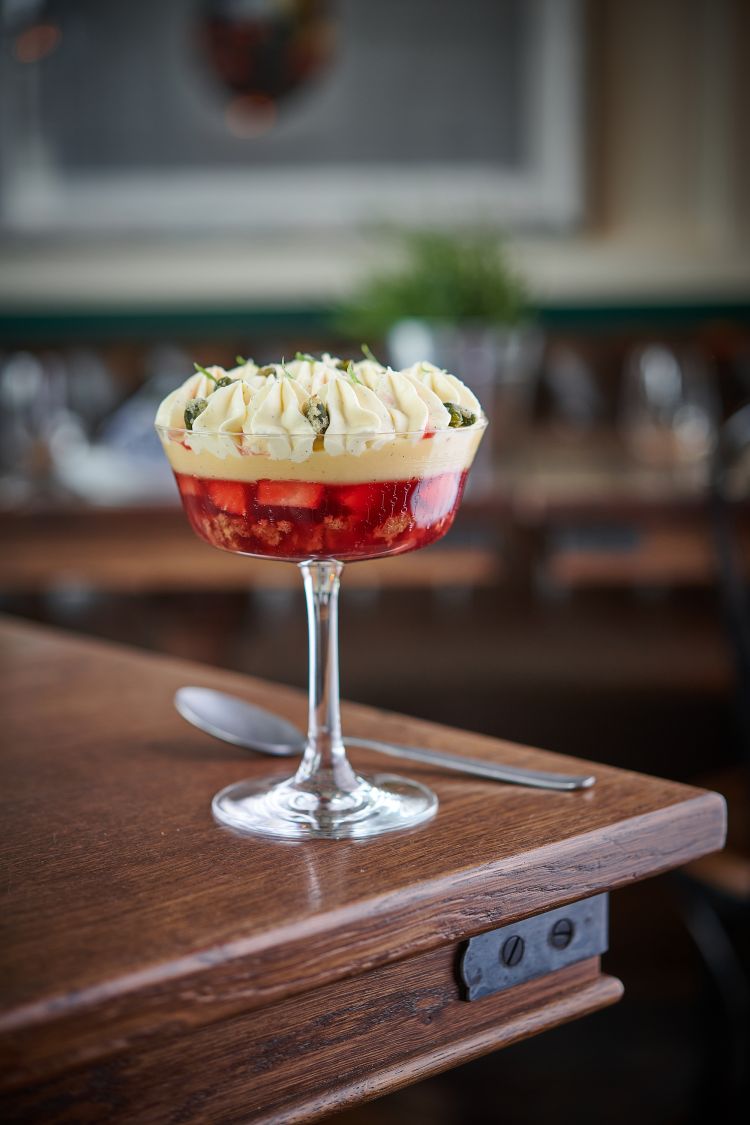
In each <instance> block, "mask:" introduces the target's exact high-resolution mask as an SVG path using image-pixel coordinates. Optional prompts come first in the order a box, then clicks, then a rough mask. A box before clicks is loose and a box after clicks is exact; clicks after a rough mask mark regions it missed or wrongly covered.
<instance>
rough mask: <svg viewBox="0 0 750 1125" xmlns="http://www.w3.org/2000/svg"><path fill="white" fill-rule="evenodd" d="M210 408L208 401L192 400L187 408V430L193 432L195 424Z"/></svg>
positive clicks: (201, 399)
mask: <svg viewBox="0 0 750 1125" xmlns="http://www.w3.org/2000/svg"><path fill="white" fill-rule="evenodd" d="M207 406H208V399H205V398H191V400H190V402H189V403H188V404H187V406H186V407H185V428H186V429H188V430H192V428H193V422H194V421H195V419H196V418H197V417H198V415H199V414H202V413H203V411H204V410H205V409H206V407H207Z"/></svg>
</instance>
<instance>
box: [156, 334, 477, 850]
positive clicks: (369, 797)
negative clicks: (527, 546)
mask: <svg viewBox="0 0 750 1125" xmlns="http://www.w3.org/2000/svg"><path fill="white" fill-rule="evenodd" d="M156 427H157V430H158V433H159V436H160V438H161V441H162V444H163V447H164V451H165V453H166V455H167V457H168V459H169V462H170V464H171V466H172V469H173V471H174V474H175V479H176V481H177V485H178V488H179V491H180V496H181V498H182V503H183V506H184V509H185V512H186V514H187V517H188V519H189V521H190V524H191V526H192V528H193V530H194V531H195V532H196V534H197V535H199V536H200V537H201V538H202V539H204V540H206V542H208V543H210V544H211V545H212V546H214V547H219V548H221V549H222V550H226V551H232V552H235V553H237V554H244V555H253V556H256V557H260V558H268V559H277V560H281V561H286V562H294V563H297V564H298V565H299V568H300V570H301V572H302V578H303V581H304V587H305V595H306V604H307V613H308V626H309V708H310V710H309V725H308V736H307V746H306V749H305V752H304V755H303V758H302V762H301V764H300V766H299V768H298V770H297V772H296V774H295V775H294V777H292V778H290V779H288V780H286V781H282V782H279V781H278V779H277V778H272V779H270V780H265V781H244V782H239V783H238V784H235V785H231V786H229V787H228V788H226V789H224V790H222V791H221V792H220V793H218V794H217V795H216V796H215V797H214V800H213V806H212V808H213V814H214V817H215V819H216V820H217V821H218V822H219V823H221V824H224V825H227V826H228V827H231V828H233V829H235V830H238V831H240V832H246V833H251V834H260V835H264V836H275V837H282V838H292V839H305V838H310V837H328V838H333V839H336V838H342V837H357V838H359V837H367V836H371V835H376V834H380V833H382V832H388V831H393V830H396V829H403V828H408V827H412V826H414V825H416V824H419V823H421V822H422V821H425V820H428V819H429V818H430V817H432V816H434V814H435V812H436V811H437V797H436V796H435V795H434V793H432V792H431V790H429V789H428V788H427V787H426V786H424V785H421V784H420V783H418V782H415V781H410V780H407V779H406V778H402V777H395V776H393V775H390V774H377V775H374V776H361V775H359V774H357V773H356V772H355V770H354V769H353V768H352V766H351V764H350V762H349V760H348V758H347V755H346V750H345V746H344V740H343V738H342V732H341V720H340V714H339V667H338V592H339V580H340V575H341V571H342V568H343V564H344V563H345V562H355V561H359V560H363V559H375V558H381V557H384V556H387V555H395V554H401V553H403V552H405V551H411V550H415V549H416V548H418V547H424V546H426V545H427V544H429V543H432V542H434V541H435V540H437V539H439V538H440V537H441V536H443V535H445V533H446V532H447V531H448V530H449V528H450V527H451V524H452V523H453V520H454V518H455V515H456V511H457V509H458V505H459V503H460V500H461V495H462V493H463V489H464V484H465V481H466V477H467V474H468V471H469V468H470V466H471V462H472V460H473V458H474V454H475V453H476V450H477V447H478V445H479V442H480V440H481V438H482V434H483V432H484V429H485V427H486V420H485V418H484V416H483V414H482V412H481V407H480V406H479V403H478V402H477V401H476V399H475V398H474V396H473V395H472V393H471V391H470V390H469V389H468V388H467V387H465V386H464V384H463V383H461V382H460V380H458V379H456V378H455V377H454V376H452V375H448V374H447V373H446V372H443V371H441V370H440V369H438V368H434V367H433V366H432V365H431V364H421V365H420V364H418V365H415V367H414V368H410V369H408V370H407V371H403V372H395V371H392V370H391V369H390V368H385V367H382V366H381V365H380V364H378V363H377V362H376V361H374V360H372V359H368V360H365V361H362V362H359V363H354V362H351V361H350V362H348V363H343V362H342V361H341V360H335V359H332V358H331V357H329V356H324V357H323V359H322V360H315V359H313V358H312V357H308V356H298V357H297V358H296V359H295V360H294V361H292V362H291V363H289V364H273V365H267V366H266V367H261V368H258V367H256V366H255V364H253V363H246V362H244V361H243V362H242V363H241V364H239V365H238V367H237V368H235V369H234V370H232V371H229V372H225V371H224V370H223V369H222V368H217V367H212V368H200V369H198V371H197V372H196V375H194V376H192V377H191V378H190V379H188V380H187V381H186V382H185V383H184V384H183V385H182V387H180V388H178V389H177V390H176V391H174V392H172V394H171V395H169V396H167V398H166V399H165V400H164V402H163V403H162V404H161V406H160V408H159V411H158V414H157V419H156Z"/></svg>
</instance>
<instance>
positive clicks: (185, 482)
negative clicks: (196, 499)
mask: <svg viewBox="0 0 750 1125" xmlns="http://www.w3.org/2000/svg"><path fill="white" fill-rule="evenodd" d="M177 483H178V485H179V487H180V492H181V493H182V495H183V496H200V492H201V486H200V482H199V481H198V478H197V477H189V476H187V474H183V473H178V474H177Z"/></svg>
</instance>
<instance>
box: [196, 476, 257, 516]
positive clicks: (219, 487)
mask: <svg viewBox="0 0 750 1125" xmlns="http://www.w3.org/2000/svg"><path fill="white" fill-rule="evenodd" d="M206 487H207V489H208V495H209V496H210V497H211V503H212V504H214V506H215V507H217V508H220V509H221V511H222V512H230V513H231V514H232V515H233V516H244V515H245V513H246V512H247V494H246V491H245V486H244V484H241V483H240V481H238V480H212V481H209V482H208V484H207V486H206Z"/></svg>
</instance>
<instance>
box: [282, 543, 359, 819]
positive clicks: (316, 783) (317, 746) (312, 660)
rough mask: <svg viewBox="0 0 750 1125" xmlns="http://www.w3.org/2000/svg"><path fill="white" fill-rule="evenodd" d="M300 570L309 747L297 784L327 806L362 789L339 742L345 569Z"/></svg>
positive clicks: (311, 566) (308, 566) (312, 566)
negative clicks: (341, 582) (304, 615)
mask: <svg viewBox="0 0 750 1125" xmlns="http://www.w3.org/2000/svg"><path fill="white" fill-rule="evenodd" d="M299 568H300V570H301V572H302V579H303V581H304V584H305V601H306V603H307V628H308V638H309V640H308V645H309V676H310V693H309V698H310V711H309V721H308V727H307V747H306V749H305V753H304V757H303V759H302V762H301V764H300V767H299V769H298V770H297V775H296V777H295V779H294V780H295V784H296V785H306V786H309V787H310V788H311V789H314V790H315V791H316V792H317V793H319V794H321V795H323V799H324V800H325V798H326V797H329V796H330V797H335V795H336V794H337V793H338V794H341V793H351V792H352V791H353V790H354V789H356V788H357V786H358V785H359V784H361V783H360V781H359V780H358V778H357V775H356V774H355V772H354V770H353V769H352V767H351V765H350V764H349V761H348V759H347V757H346V750H345V748H344V743H343V741H342V738H341V715H340V712H339V647H338V602H339V578H340V575H341V571H342V570H343V563H340V562H335V561H328V560H326V561H324V562H303V563H300V564H299Z"/></svg>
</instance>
